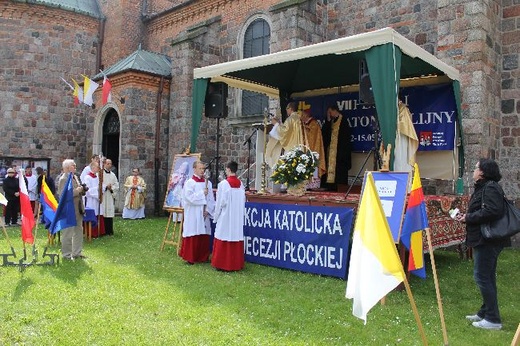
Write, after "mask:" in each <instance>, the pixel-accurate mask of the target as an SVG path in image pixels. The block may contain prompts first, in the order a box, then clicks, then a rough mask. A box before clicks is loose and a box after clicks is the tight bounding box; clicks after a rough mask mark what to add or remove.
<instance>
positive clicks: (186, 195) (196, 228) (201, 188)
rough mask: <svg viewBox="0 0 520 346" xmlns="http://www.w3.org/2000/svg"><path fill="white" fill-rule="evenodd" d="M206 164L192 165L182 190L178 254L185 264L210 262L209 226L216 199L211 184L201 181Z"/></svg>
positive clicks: (197, 163)
mask: <svg viewBox="0 0 520 346" xmlns="http://www.w3.org/2000/svg"><path fill="white" fill-rule="evenodd" d="M204 169H205V164H204V163H203V162H200V161H196V162H194V163H193V176H192V177H191V178H190V179H188V180H187V181H186V183H185V184H184V188H183V190H182V206H183V208H184V226H183V231H182V245H181V251H180V255H181V257H182V258H183V259H184V260H185V261H186V262H188V263H190V264H193V263H201V262H207V261H208V260H209V254H210V236H211V224H210V218H213V211H214V210H215V197H214V196H213V186H212V184H211V181H209V180H206V179H205V178H204Z"/></svg>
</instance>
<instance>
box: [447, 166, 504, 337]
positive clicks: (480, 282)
mask: <svg viewBox="0 0 520 346" xmlns="http://www.w3.org/2000/svg"><path fill="white" fill-rule="evenodd" d="M501 178H502V175H501V174H500V169H499V168H498V164H497V163H496V162H495V161H494V160H492V159H483V158H482V159H479V161H478V162H477V164H476V165H475V170H474V171H473V180H474V181H475V185H474V187H475V191H474V192H473V194H472V195H471V198H470V200H469V204H468V210H467V212H466V214H459V215H457V216H456V220H458V221H461V222H465V223H466V245H467V246H469V247H472V248H473V260H474V267H473V277H474V279H475V283H476V284H477V286H478V288H479V289H480V294H481V295H482V301H483V303H482V306H481V307H480V310H478V312H477V313H476V314H475V315H468V316H466V319H468V320H469V321H471V322H473V323H472V324H473V326H474V327H477V328H483V329H501V328H502V321H501V319H500V313H499V309H498V298H497V285H496V269H497V262H498V256H499V254H500V252H502V250H503V249H504V247H506V246H511V238H510V237H506V238H498V239H486V238H484V237H483V236H482V234H481V231H480V226H481V225H482V224H486V223H489V222H490V221H494V220H497V219H499V218H500V217H501V216H502V215H503V213H504V207H505V205H504V191H503V190H502V188H501V187H500V185H499V184H498V182H499V181H500V179H501Z"/></svg>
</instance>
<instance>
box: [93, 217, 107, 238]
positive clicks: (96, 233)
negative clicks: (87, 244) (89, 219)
mask: <svg viewBox="0 0 520 346" xmlns="http://www.w3.org/2000/svg"><path fill="white" fill-rule="evenodd" d="M96 218H98V217H97V216H96ZM102 235H105V219H104V218H103V215H101V216H99V218H98V223H97V225H95V226H92V238H98V237H101V236H102Z"/></svg>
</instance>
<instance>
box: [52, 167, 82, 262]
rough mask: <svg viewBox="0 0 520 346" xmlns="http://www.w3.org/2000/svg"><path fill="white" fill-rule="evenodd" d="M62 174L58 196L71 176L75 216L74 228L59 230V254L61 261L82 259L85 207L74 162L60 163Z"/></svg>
mask: <svg viewBox="0 0 520 346" xmlns="http://www.w3.org/2000/svg"><path fill="white" fill-rule="evenodd" d="M62 169H63V174H62V175H61V177H60V180H59V181H58V195H59V196H61V194H62V192H63V190H64V189H66V188H67V186H66V184H67V181H68V178H69V175H70V174H72V191H73V196H74V212H75V215H76V226H72V227H68V228H64V229H62V230H61V253H62V256H63V259H66V260H73V259H77V258H80V259H84V258H87V257H86V256H85V255H83V227H82V226H83V214H84V213H85V206H84V205H83V199H82V198H81V197H82V196H83V195H84V194H85V190H84V189H83V186H81V184H80V182H79V179H78V177H77V176H76V175H75V173H76V163H75V162H74V160H71V159H67V160H64V161H63V163H62Z"/></svg>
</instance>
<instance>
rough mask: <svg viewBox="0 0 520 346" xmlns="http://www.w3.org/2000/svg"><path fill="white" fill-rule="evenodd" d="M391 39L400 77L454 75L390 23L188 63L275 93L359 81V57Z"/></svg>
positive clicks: (205, 73) (201, 72)
mask: <svg viewBox="0 0 520 346" xmlns="http://www.w3.org/2000/svg"><path fill="white" fill-rule="evenodd" d="M386 43H394V44H395V45H396V46H398V47H399V48H400V49H401V51H402V53H403V56H402V63H401V75H400V78H401V79H403V78H413V77H422V76H429V75H438V76H441V75H446V76H448V77H449V78H450V79H452V80H459V72H458V71H457V70H456V69H455V68H453V67H451V66H449V65H447V64H445V63H444V62H442V61H441V60H439V59H437V58H436V57H435V56H433V55H432V54H430V53H428V52H427V51H426V50H424V49H423V48H421V47H419V46H418V45H416V44H415V43H413V42H411V41H410V40H408V39H406V38H405V37H404V36H402V35H400V34H399V33H397V32H396V31H395V30H394V29H392V28H385V29H380V30H376V31H372V32H367V33H362V34H358V35H354V36H349V37H344V38H339V39H335V40H332V41H327V42H322V43H317V44H313V45H309V46H305V47H300V48H295V49H290V50H286V51H280V52H277V53H273V54H268V55H262V56H257V57H253V58H248V59H242V60H235V61H230V62H225V63H221V64H216V65H211V66H206V67H201V68H196V69H194V78H195V79H199V78H211V80H212V81H214V82H217V81H222V82H225V83H227V84H228V85H229V86H232V87H236V88H241V89H246V90H251V91H256V92H261V93H264V94H267V95H269V96H274V97H278V95H279V92H280V91H284V92H288V93H294V92H303V91H308V90H316V89H322V88H334V87H341V86H345V85H351V84H357V83H359V69H358V66H359V61H360V60H361V59H363V58H364V57H365V54H364V51H365V50H368V49H370V48H371V47H373V46H377V45H383V44H386Z"/></svg>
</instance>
